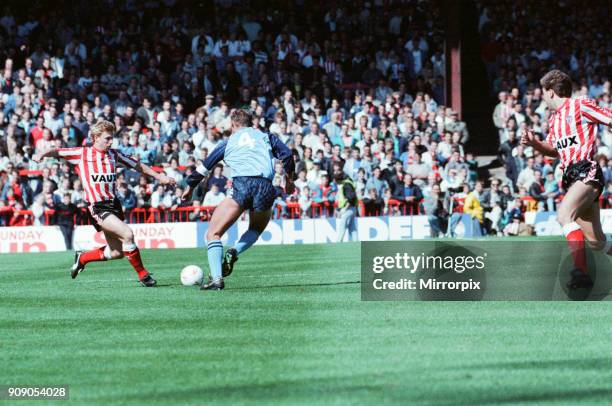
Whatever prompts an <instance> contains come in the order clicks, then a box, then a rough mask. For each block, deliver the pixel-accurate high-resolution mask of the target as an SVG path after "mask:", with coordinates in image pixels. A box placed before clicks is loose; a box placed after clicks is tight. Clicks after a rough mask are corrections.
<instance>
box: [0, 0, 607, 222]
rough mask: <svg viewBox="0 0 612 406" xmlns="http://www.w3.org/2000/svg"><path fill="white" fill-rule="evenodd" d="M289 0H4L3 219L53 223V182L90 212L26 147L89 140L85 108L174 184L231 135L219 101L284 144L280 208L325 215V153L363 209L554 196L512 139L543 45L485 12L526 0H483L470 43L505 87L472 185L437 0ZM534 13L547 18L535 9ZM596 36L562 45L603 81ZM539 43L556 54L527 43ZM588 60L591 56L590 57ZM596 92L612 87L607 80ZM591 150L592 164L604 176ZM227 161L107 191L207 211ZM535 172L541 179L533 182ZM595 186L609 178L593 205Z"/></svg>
mask: <svg viewBox="0 0 612 406" xmlns="http://www.w3.org/2000/svg"><path fill="white" fill-rule="evenodd" d="M303 3H304V2H295V3H291V2H287V4H286V6H285V7H283V8H282V9H281V8H276V7H275V6H274V3H273V2H258V1H254V2H244V1H241V2H235V1H216V2H215V3H214V5H210V6H209V7H206V9H205V10H200V9H197V8H196V9H194V8H193V7H192V4H190V2H186V3H182V2H174V1H164V2H155V1H151V2H146V3H140V2H131V1H119V2H114V4H115V6H114V7H110V8H109V7H104V6H103V3H100V4H98V5H93V4H90V5H87V6H84V2H81V3H79V4H80V6H74V5H72V4H68V3H66V2H60V3H59V5H58V7H56V8H54V10H51V11H49V10H47V9H45V8H44V7H42V6H36V5H35V4H34V5H33V6H32V7H31V8H30V9H29V10H28V12H27V13H23V12H22V11H20V10H19V9H17V8H16V7H13V8H11V7H5V9H4V11H3V17H2V18H1V19H0V68H1V69H2V70H1V71H0V225H2V226H15V225H26V224H54V221H55V219H54V213H55V211H56V209H57V206H58V205H59V204H60V201H61V196H62V195H63V194H65V193H69V194H70V196H71V201H72V203H73V204H74V205H75V206H76V207H77V209H78V211H77V214H76V215H75V222H76V223H77V224H84V223H86V222H87V218H86V216H83V215H82V212H83V210H84V207H85V203H84V201H83V191H82V186H81V185H80V184H79V181H78V180H77V179H75V175H74V172H73V171H72V170H71V168H70V166H69V165H68V164H65V163H62V162H57V161H53V160H47V161H46V162H45V163H43V164H41V165H38V164H36V163H34V162H32V161H31V160H30V157H31V156H32V154H34V153H35V152H39V151H44V150H46V149H48V148H53V147H59V146H78V145H84V144H86V143H87V142H88V132H89V127H90V125H92V123H94V122H95V121H96V120H99V119H106V120H110V121H112V122H114V123H115V124H116V126H117V128H118V132H117V134H116V138H115V145H114V146H115V147H116V148H117V149H119V150H121V151H122V152H124V153H126V154H130V155H134V156H136V157H138V159H140V160H141V161H142V162H144V163H147V164H149V165H152V166H154V167H155V168H156V170H158V171H164V172H165V173H166V174H168V175H169V176H172V177H174V178H175V179H176V180H177V182H178V184H179V185H180V187H182V186H184V179H185V178H186V175H188V173H189V172H190V171H192V170H193V168H194V166H195V165H197V164H198V162H200V161H201V160H203V159H204V158H205V157H206V156H207V154H208V153H209V152H210V151H212V149H213V148H214V147H215V145H216V144H217V143H218V142H219V141H220V140H222V139H223V138H224V137H228V136H229V119H228V118H229V113H230V111H231V109H233V108H246V109H249V110H250V111H251V112H252V113H253V115H254V117H255V118H254V122H253V125H254V126H256V127H259V128H261V129H263V130H266V131H269V132H271V133H275V134H277V135H278V136H279V137H280V138H281V139H282V140H283V141H284V142H285V143H286V144H287V145H288V146H289V147H290V148H292V149H293V150H294V156H295V158H296V161H297V167H298V173H299V176H298V180H297V181H296V185H297V186H298V188H297V191H296V193H294V194H292V195H289V196H287V195H286V193H285V190H284V186H285V185H284V177H283V173H282V167H281V166H278V167H277V176H275V179H274V184H275V186H276V187H277V190H278V198H277V205H276V210H275V214H274V215H275V216H276V217H278V218H281V217H285V218H299V217H304V216H308V217H318V216H333V215H334V204H335V193H336V186H335V185H334V184H333V182H332V181H331V179H330V174H331V173H332V168H333V166H334V165H340V166H341V167H342V170H343V171H344V172H345V173H346V174H347V175H348V176H350V177H351V178H353V180H354V182H355V185H356V190H357V193H358V196H359V199H360V214H361V215H398V214H417V213H418V214H427V215H428V216H429V218H430V224H431V225H432V229H433V228H434V226H436V227H438V228H437V230H439V232H440V233H442V232H443V231H444V229H445V227H444V224H446V223H447V222H448V220H449V215H450V213H449V212H465V213H470V214H471V215H472V216H473V217H474V218H475V219H477V220H478V222H479V223H480V224H481V225H482V227H483V229H484V230H485V231H486V232H491V233H502V231H503V229H504V227H505V226H506V225H508V224H510V223H511V222H512V219H513V217H516V216H517V215H519V216H520V215H521V214H522V213H523V212H524V211H525V210H544V209H545V208H554V204H555V201H558V200H559V198H560V197H561V195H562V193H563V191H562V190H560V189H558V176H559V175H558V171H555V167H554V163H551V162H547V161H545V160H543V159H542V157H541V156H540V157H539V156H537V155H536V156H533V157H531V156H530V154H531V152H530V151H529V150H523V149H522V148H521V147H520V146H517V145H516V139H517V138H518V134H517V131H519V130H520V128H521V126H523V125H532V126H534V128H535V126H537V125H540V126H541V127H544V129H545V122H546V120H545V118H546V114H547V113H546V112H545V111H542V106H541V105H540V104H539V103H536V102H538V96H537V86H535V85H534V83H535V82H536V81H537V78H538V74H539V72H541V71H542V70H544V69H546V68H547V67H549V66H550V65H551V63H552V60H553V59H554V60H556V55H557V54H556V53H555V50H554V49H540V48H538V49H536V50H533V52H532V51H531V49H529V50H527V47H528V45H529V43H528V42H527V41H525V44H524V45H525V46H524V47H523V46H521V47H519V45H523V42H522V41H519V40H518V39H519V38H521V37H520V36H519V35H527V33H529V31H528V30H527V28H529V27H528V26H524V24H527V23H525V22H522V20H521V19H520V18H519V16H520V11H521V9H520V8H519V9H518V10H514V12H516V13H517V20H520V22H521V24H517V25H516V26H514V27H511V28H513V29H511V30H509V31H508V32H511V33H515V36H514V38H510V39H508V38H502V36H501V35H500V34H497V33H496V32H495V31H493V30H492V28H493V27H498V25H496V22H495V19H494V17H493V16H495V15H499V14H498V12H502V11H503V12H506V11H509V10H512V8H513V7H532V6H529V5H526V4H524V3H520V4H521V5H520V6H516V5H514V3H511V2H491V3H485V2H481V3H479V9H480V11H481V20H480V28H481V33H482V35H483V60H484V62H485V64H486V66H487V72H488V74H489V75H490V79H491V84H492V89H495V91H499V92H501V93H500V94H503V100H502V102H501V103H500V105H501V107H500V106H498V107H495V115H494V117H496V125H497V124H499V126H498V127H499V129H500V131H499V142H501V144H500V158H499V159H500V160H501V161H502V162H503V163H504V164H505V166H506V171H505V175H506V176H501V178H500V179H497V178H493V179H490V178H487V179H482V180H485V181H486V185H485V184H483V183H482V182H477V181H478V163H477V162H478V161H477V158H478V157H474V156H473V155H472V154H470V153H469V151H468V150H467V146H468V145H469V139H470V134H469V131H468V128H467V125H466V123H465V122H463V121H461V119H460V117H459V116H458V114H457V113H456V112H455V111H453V110H452V109H451V108H449V107H447V106H445V99H444V86H445V81H444V74H445V56H444V52H443V51H444V31H443V29H444V27H443V26H441V17H440V10H439V8H438V5H437V2H435V1H408V2H394V1H385V2H383V1H367V2H363V1H358V2H350V3H349V2H344V1H342V2H336V3H325V2H306V3H304V4H303ZM356 3H357V5H358V6H356ZM566 3H567V4H570V5H574V4H575V3H576V2H572V1H570V2H566ZM236 4H240V7H237V6H236ZM498 4H499V5H498ZM539 15H540V16H541V18H542V19H543V20H545V19H546V13H545V12H542V13H541V14H539ZM591 17H593V18H594V19H595V21H598V20H597V19H599V18H601V17H600V16H594V15H591ZM77 21H78V24H76V22H77ZM529 24H531V23H529ZM604 26H605V24H604ZM500 30H501V28H500ZM585 30H586V29H585ZM503 32H505V31H503ZM485 39H487V40H488V39H491V41H490V42H487V41H485ZM593 40H596V38H594V39H593ZM600 42H601V40H600ZM543 44H547V43H546V42H543ZM551 44H552V42H549V45H551ZM575 44H577V43H575ZM601 47H604V51H602V52H603V53H602V52H600V51H595V53H594V54H593V55H582V54H578V55H577V56H576V58H577V59H578V60H579V61H580V63H578V64H579V65H580V68H579V72H581V73H586V72H588V71H592V72H593V73H592V74H591V75H590V76H586V77H587V78H590V79H589V80H594V81H595V82H594V83H596V84H597V83H600V82H601V88H602V89H605V86H608V88H609V82H605V81H604V78H605V77H607V76H605V75H604V74H603V68H602V66H603V65H602V64H603V62H601V61H600V59H601V58H602V57H604V56H607V58H609V50H608V51H607V55H606V52H605V45H603V44H602V46H601ZM601 47H597V48H594V49H598V50H599V49H600V48H601ZM575 49H579V47H578V46H577V45H576V46H575ZM563 52H565V53H567V51H566V50H564V51H563ZM547 53H548V54H551V55H555V58H553V57H549V58H548V60H547V59H543V60H540V59H538V56H539V57H542V56H546V54H547ZM532 54H535V55H536V57H535V59H537V60H538V61H540V62H539V64H536V63H533V59H534V57H532V56H531V55H532ZM598 58H599V59H598ZM596 60H598V61H599V62H598V63H599V65H596V66H591V65H594V64H595V62H594V61H596ZM547 61H549V62H550V63H548V62H547ZM586 61H590V63H591V65H588V66H587V65H586ZM522 65H526V67H524V68H521V66H522ZM608 66H609V65H608ZM589 68H592V69H591V70H589ZM536 71H537V72H536ZM595 72H598V76H597V77H595V76H596V75H595ZM523 76H524V77H525V78H526V79H525V80H523ZM515 78H516V79H515ZM598 81H600V82H598ZM515 83H516V86H517V89H514V87H515ZM588 83H589V86H590V83H591V82H588ZM605 83H607V85H605ZM587 90H589V91H590V88H588V89H587ZM509 95H510V96H509ZM500 97H502V96H500ZM597 97H599V98H600V101H602V102H607V103H609V101H610V100H609V93H608V92H607V90H602V91H601V92H600V93H599V94H598V96H597ZM508 100H510V101H508ZM519 101H520V103H519ZM536 104H537V105H536ZM491 108H492V109H493V106H491ZM538 108H539V109H540V110H538ZM535 116H539V119H538V118H536V117H535ZM520 120H522V121H521V122H519V121H520ZM540 130H541V131H542V129H540ZM513 131H514V133H513ZM606 137H608V138H606ZM609 141H610V134H609V132H608V133H603V136H602V140H601V149H602V151H603V150H604V149H605V151H606V152H607V151H608V150H607V148H608V147H607V145H610V142H609ZM491 142H492V143H497V142H498V140H497V139H495V138H494V136H493V137H492V141H491ZM600 155H601V154H600ZM605 155H606V157H607V158H606V160H605V161H604V160H602V161H601V164H602V165H604V166H607V171H606V176H607V178H606V179H607V180H608V184H610V183H609V182H610V179H611V178H612V167H611V163H610V160H609V159H608V158H609V152H607V154H605ZM549 172H552V173H553V180H552V181H550V180H549ZM540 176H541V179H540ZM230 177H231V173H229V172H228V170H227V168H223V167H220V168H219V170H217V171H216V172H215V176H214V177H213V178H211V179H210V180H209V181H208V183H207V184H206V185H202V186H200V187H199V188H198V190H196V192H195V193H194V196H193V201H192V202H186V203H185V202H181V201H180V199H179V196H180V187H179V188H177V190H166V189H164V187H162V186H157V185H155V184H153V183H151V182H149V180H147V179H143V178H139V176H138V174H136V173H131V171H124V172H123V173H122V174H121V176H119V177H118V190H119V198H120V200H121V202H122V205H123V207H124V209H125V210H126V214H127V215H126V217H127V219H128V221H130V222H159V221H193V220H203V221H206V220H207V219H208V218H209V217H210V213H211V212H212V210H214V206H215V204H216V203H218V202H219V201H220V200H219V199H221V198H222V197H223V196H225V194H226V193H227V191H228V189H230V188H231V181H230V180H228V179H230ZM534 180H536V181H537V182H539V184H540V185H541V187H542V188H544V190H543V191H542V190H541V191H539V193H538V188H537V187H535V186H534V187H532V184H533V183H534ZM213 184H215V185H216V186H217V187H216V188H214V190H212V189H213V187H212V185H213ZM489 184H491V185H495V184H497V186H491V187H490V188H489V187H488V186H489ZM555 184H556V185H557V188H555V187H554V185H555ZM485 186H487V187H488V188H485ZM217 189H218V190H217ZM609 200H610V191H609V190H608V191H607V192H606V194H605V195H604V196H603V197H602V205H608V206H609V204H610V201H609Z"/></svg>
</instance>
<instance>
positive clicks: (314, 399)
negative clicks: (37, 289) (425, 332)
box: [97, 374, 612, 406]
mask: <svg viewBox="0 0 612 406" xmlns="http://www.w3.org/2000/svg"><path fill="white" fill-rule="evenodd" d="M391 375H392V376H393V374H391ZM372 378H376V376H374V375H365V374H357V375H352V376H338V377H327V378H320V377H316V378H310V379H302V380H295V381H294V380H275V381H273V382H267V383H260V384H257V383H253V384H238V385H221V386H218V387H215V386H212V385H213V384H211V383H203V384H202V385H201V386H200V387H191V388H187V389H184V390H180V389H179V390H167V391H154V393H141V394H138V395H132V394H130V395H113V396H102V397H100V398H98V399H97V400H106V401H115V400H121V401H123V402H129V401H136V400H138V401H146V400H149V399H151V400H153V399H154V400H155V401H157V402H159V401H162V402H166V401H167V402H180V401H188V400H192V399H199V400H202V399H203V395H202V394H203V393H208V391H211V392H213V393H214V397H213V398H211V399H210V400H212V401H214V402H221V403H225V402H229V403H243V402H244V401H245V400H248V401H249V402H262V401H263V402H265V403H270V402H272V403H276V402H293V403H303V404H309V403H312V404H325V403H334V401H336V402H337V401H338V400H339V399H342V400H343V403H348V404H359V403H365V402H367V401H370V400H371V399H374V398H376V399H379V400H380V401H381V402H382V403H397V404H435V405H445V406H450V405H453V406H455V405H485V404H514V403H532V402H533V403H542V402H550V401H552V402H555V401H573V400H575V401H581V402H584V401H585V400H589V399H593V398H606V397H610V396H611V395H612V389H602V388H599V389H575V390H563V389H561V388H560V389H559V390H554V391H550V390H548V391H541V392H538V391H537V390H536V391H531V392H530V393H523V392H521V389H519V388H517V389H516V392H515V393H510V394H507V395H502V394H499V391H498V390H497V389H496V388H488V389H484V390H478V391H473V390H470V389H467V388H466V389H461V388H460V387H458V388H455V390H448V391H439V392H436V391H435V390H432V391H431V392H430V393H428V394H427V395H423V392H421V393H418V391H416V392H415V391H414V388H413V387H411V384H410V383H409V382H406V384H405V385H402V384H400V385H398V384H397V377H396V376H393V378H394V379H391V381H390V382H388V383H379V382H372V381H371V379H372ZM368 380H370V382H368ZM432 385H434V384H433V383H432ZM432 388H433V386H432ZM360 401H361V402H360ZM203 403H205V402H203Z"/></svg>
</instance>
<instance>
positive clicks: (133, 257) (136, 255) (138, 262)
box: [123, 248, 149, 279]
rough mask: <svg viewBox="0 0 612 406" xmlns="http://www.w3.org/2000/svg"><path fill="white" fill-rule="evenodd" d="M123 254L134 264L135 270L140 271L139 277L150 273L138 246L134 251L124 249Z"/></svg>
mask: <svg viewBox="0 0 612 406" xmlns="http://www.w3.org/2000/svg"><path fill="white" fill-rule="evenodd" d="M123 255H125V257H126V258H127V259H128V261H130V264H132V266H133V267H134V270H135V271H136V272H137V273H138V279H142V278H144V277H145V276H147V275H148V274H149V272H147V270H146V269H145V267H144V265H143V264H142V259H141V258H140V250H139V249H138V248H136V249H134V250H132V251H123Z"/></svg>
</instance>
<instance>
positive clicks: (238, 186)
mask: <svg viewBox="0 0 612 406" xmlns="http://www.w3.org/2000/svg"><path fill="white" fill-rule="evenodd" d="M230 197H231V198H232V199H234V200H235V201H236V202H237V203H238V204H239V205H240V207H242V208H243V209H244V210H253V211H256V212H262V211H268V210H270V208H272V205H273V204H274V200H276V189H274V186H272V181H271V180H270V179H267V178H262V177H254V176H253V177H252V176H236V177H235V178H233V179H232V194H231V196H230Z"/></svg>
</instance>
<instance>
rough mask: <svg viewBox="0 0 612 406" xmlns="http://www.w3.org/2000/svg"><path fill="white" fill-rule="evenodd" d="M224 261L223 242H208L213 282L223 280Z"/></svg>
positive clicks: (209, 263) (209, 265) (209, 264)
mask: <svg viewBox="0 0 612 406" xmlns="http://www.w3.org/2000/svg"><path fill="white" fill-rule="evenodd" d="M222 261H223V244H221V240H212V241H208V267H209V268H210V277H211V278H212V279H213V280H215V281H216V280H219V279H221V262H222Z"/></svg>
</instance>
